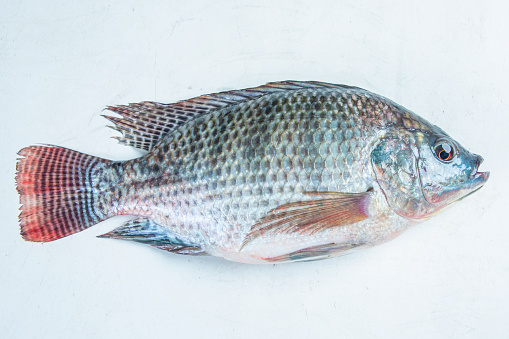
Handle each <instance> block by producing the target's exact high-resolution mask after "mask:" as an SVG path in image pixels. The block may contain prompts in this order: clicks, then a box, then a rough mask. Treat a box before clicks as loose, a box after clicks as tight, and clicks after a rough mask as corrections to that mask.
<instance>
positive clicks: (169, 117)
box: [104, 81, 352, 151]
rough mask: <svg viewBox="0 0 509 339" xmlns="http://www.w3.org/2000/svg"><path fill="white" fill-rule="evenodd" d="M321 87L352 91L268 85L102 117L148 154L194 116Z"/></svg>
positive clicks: (117, 109) (306, 85)
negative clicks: (280, 93) (264, 96)
mask: <svg viewBox="0 0 509 339" xmlns="http://www.w3.org/2000/svg"><path fill="white" fill-rule="evenodd" d="M320 87H322V88H323V87H330V88H352V87H349V86H345V85H334V84H328V83H325V82H315V81H310V82H300V81H282V82H271V83H268V84H266V85H263V86H259V87H254V88H247V89H242V90H234V91H227V92H220V93H214V94H207V95H202V96H199V97H196V98H193V99H189V100H184V101H179V102H176V103H173V104H161V103H157V102H150V101H144V102H140V103H133V104H129V105H120V106H108V107H107V109H108V110H110V111H112V112H115V113H118V114H120V115H121V116H122V118H116V117H111V116H106V115H105V116H104V117H105V118H107V119H108V120H110V121H111V122H113V123H114V124H115V126H110V127H111V128H113V129H114V130H117V131H119V132H120V133H122V136H121V137H114V138H115V139H118V141H119V142H120V143H121V144H124V145H129V146H133V147H135V148H138V149H143V150H146V151H149V150H150V149H152V147H153V146H154V145H155V144H156V143H157V141H158V140H159V139H160V137H161V136H163V135H165V134H167V133H168V132H170V131H171V130H173V129H174V128H175V127H177V126H180V125H182V124H184V123H185V122H186V121H188V120H190V119H193V118H195V117H197V116H200V115H203V114H207V113H210V112H212V111H215V110H219V109H221V108H224V107H227V106H230V105H237V104H239V103H241V102H245V101H248V100H253V99H256V98H258V97H261V96H263V95H266V94H271V93H275V92H281V91H291V90H299V89H303V88H320Z"/></svg>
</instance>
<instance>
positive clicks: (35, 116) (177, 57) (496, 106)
mask: <svg viewBox="0 0 509 339" xmlns="http://www.w3.org/2000/svg"><path fill="white" fill-rule="evenodd" d="M508 13H509V5H508V2H507V1H499V2H497V1H443V0H441V1H414V2H407V1H401V2H390V1H358V0H354V1H342V2H341V1H323V2H318V1H316V2H315V1H287V2H279V1H274V0H272V1H260V0H257V1H233V2H228V1H224V2H219V1H199V2H198V1H185V2H184V1H167V2H165V1H151V2H150V1H143V2H142V1H110V3H109V4H108V3H101V2H99V1H54V2H50V1H35V0H32V1H6V2H5V3H4V4H3V5H2V11H1V14H0V112H1V113H0V114H1V118H2V119H1V126H0V132H1V133H0V135H1V143H2V146H1V148H0V158H1V159H2V160H1V165H0V170H1V173H0V180H1V186H0V189H1V193H0V209H1V216H2V219H3V220H2V224H1V231H2V232H1V236H0V305H1V307H0V333H1V336H2V337H5V338H71V337H72V338H95V337H102V338H115V337H125V338H130V337H151V338H158V337H160V338H165V337H167V338H179V337H180V338H189V337H210V338H239V337H246V338H265V337H268V338H281V337H283V338H317V337H339V338H363V337H364V338H366V337H369V338H394V337H401V338H410V337H413V338H416V337H422V338H437V337H449V338H476V337H477V338H495V337H504V336H507V335H508V333H509V322H508V319H509V310H508V305H509V304H508V303H509V287H508V286H509V261H508V254H509V245H508V243H509V227H508V223H507V215H508V212H509V211H508V208H509V207H508V201H509V199H508V191H509V185H508V181H507V173H508V168H509V161H508V148H507V147H508V144H509V142H508V141H509V137H508V128H509V114H508V110H509V99H508V97H509V91H508V90H509V85H508V78H509V61H508V60H509V58H508V54H509V53H508V52H509V43H508V42H509V38H508V32H509V23H508V22H509V20H508V19H507V17H508ZM287 79H295V80H320V81H327V82H333V83H343V84H349V85H356V86H360V87H363V88H366V89H368V90H371V91H373V92H375V93H379V94H382V95H384V96H386V97H388V98H390V99H392V100H394V101H396V102H397V103H400V104H402V105H404V106H406V107H407V108H409V109H411V110H413V111H414V112H416V113H418V114H420V115H421V116H423V117H425V118H426V119H428V120H430V121H432V122H433V123H435V124H437V125H439V126H440V127H442V128H443V129H444V130H445V131H447V132H448V133H449V134H450V135H451V136H453V137H454V138H455V139H456V140H458V141H459V142H461V143H462V144H463V145H464V146H465V147H467V148H468V149H469V150H471V151H473V152H475V153H478V154H481V155H482V156H483V157H484V158H485V162H484V164H483V165H482V166H481V169H482V170H489V171H491V178H490V180H489V181H488V183H487V185H486V186H485V187H484V188H483V189H482V190H481V191H479V192H477V193H475V194H474V195H473V196H471V197H469V198H467V199H465V200H463V201H461V202H460V203H458V204H455V205H454V206H453V207H452V208H450V209H448V210H447V211H445V212H444V213H442V214H440V215H439V216H437V217H435V218H434V219H432V220H430V221H428V222H426V223H424V224H421V225H419V226H417V227H415V228H413V229H411V230H409V231H408V232H406V233H404V234H403V235H401V236H400V237H399V238H397V239H396V240H394V241H392V242H389V243H387V244H385V245H382V246H379V247H375V248H373V249H369V250H365V251H360V252H357V253H354V254H352V255H348V256H345V257H341V258H335V259H330V260H326V261H321V262H311V263H300V264H285V265H267V266H250V265H245V264H238V263H233V262H227V261H224V260H221V259H218V258H194V257H185V256H177V255H172V254H168V253H166V252H163V251H159V250H156V249H153V248H151V247H149V246H145V245H140V244H135V243H130V242H122V241H115V240H109V239H97V238H95V236H96V235H99V234H102V233H105V232H108V231H110V230H111V229H113V228H114V227H116V226H119V225H120V224H121V223H122V219H121V218H114V219H111V220H108V221H107V222H104V223H102V224H100V225H98V226H95V227H93V228H91V229H89V230H87V231H85V232H82V233H80V234H77V235H73V236H71V237H68V238H65V239H62V240H59V241H56V242H52V243H47V244H37V243H29V242H24V241H23V240H22V239H21V237H20V236H19V226H18V221H17V215H18V208H19V205H18V196H17V193H16V191H15V185H14V176H15V162H16V157H17V156H16V152H17V151H18V150H19V149H20V148H22V147H24V146H27V145H30V144H36V143H50V144H57V145H62V146H66V147H69V148H73V149H76V150H80V151H82V152H86V153H89V154H93V155H97V156H102V157H105V158H110V159H117V160H121V159H129V158H133V157H137V156H138V155H139V153H138V152H137V151H135V150H133V149H129V148H127V147H124V146H121V145H118V144H117V143H116V142H115V141H114V140H113V139H110V138H109V137H110V136H114V135H117V134H116V133H115V132H114V131H113V130H110V129H107V128H105V127H104V126H105V125H106V124H107V121H106V120H105V119H104V118H102V117H101V114H102V113H103V112H102V109H103V108H104V107H105V106H106V105H116V104H126V103H129V102H138V101H143V100H156V101H160V102H174V101H177V100H182V99H187V98H190V97H193V96H197V95H200V94H205V93H210V92H217V91H222V90H229V89H239V88H245V87H251V86H257V85H261V84H264V83H266V82H269V81H276V80H287Z"/></svg>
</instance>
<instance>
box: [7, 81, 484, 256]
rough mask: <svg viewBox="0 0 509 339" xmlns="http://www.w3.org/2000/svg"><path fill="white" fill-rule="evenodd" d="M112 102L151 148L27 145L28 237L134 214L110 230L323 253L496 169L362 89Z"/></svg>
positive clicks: (270, 88) (450, 196) (20, 167)
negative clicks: (109, 153)
mask: <svg viewBox="0 0 509 339" xmlns="http://www.w3.org/2000/svg"><path fill="white" fill-rule="evenodd" d="M107 109H108V110H109V111H110V112H111V113H108V114H110V115H105V117H106V118H107V119H108V120H109V121H111V122H112V123H113V125H112V126H110V127H111V128H113V129H114V130H116V131H118V132H120V136H115V137H114V138H115V139H117V140H118V142H119V143H121V144H123V145H127V146H131V147H134V148H136V149H139V150H142V151H144V152H145V154H144V155H143V156H141V157H139V158H136V159H131V160H127V161H113V160H108V159H103V158H99V157H95V156H91V155H87V154H83V153H80V152H78V151H75V150H71V149H67V148H63V147H59V146H54V145H40V146H29V147H26V148H23V149H22V150H21V151H20V152H19V153H18V154H19V156H20V157H19V158H18V160H17V165H16V185H17V191H18V193H19V196H20V204H21V208H20V210H21V213H20V216H19V221H20V227H21V235H22V237H23V239H24V240H27V241H32V242H50V241H54V240H57V239H60V238H63V237H66V236H69V235H71V234H74V233H77V232H80V231H83V230H85V229H88V228H89V227H91V226H93V225H95V224H97V223H99V222H101V221H102V220H105V219H108V218H111V217H114V216H117V215H129V216H133V219H131V220H129V221H128V222H126V223H125V224H123V225H121V226H119V227H117V228H116V229H114V230H112V231H110V232H108V233H106V234H103V235H100V236H99V237H100V238H110V239H120V240H130V241H134V242H138V243H142V244H147V245H150V246H153V247H155V248H158V249H162V250H165V251H168V252H171V253H176V254H183V255H194V256H198V255H208V256H216V257H221V258H224V259H227V260H231V261H236V262H242V263H249V264H272V263H285V262H296V261H311V260H319V259H326V258H330V257H334V256H338V255H343V254H347V253H351V252H353V251H356V250H358V249H362V248H368V247H372V246H375V245H377V244H381V243H384V242H387V241H388V240H391V239H393V238H395V237H396V236H397V235H399V234H401V233H402V232H403V231H405V230H407V229H408V228H410V227H411V226H413V225H415V224H417V223H419V222H422V221H425V220H427V219H429V218H430V217H432V216H434V215H436V214H437V213H439V212H440V211H442V210H444V209H445V208H446V207H448V206H450V205H451V204H453V203H454V202H456V201H459V200H461V199H463V198H464V197H466V196H468V195H470V194H472V193H473V192H475V191H477V190H478V189H480V188H481V187H482V186H483V185H484V184H485V183H486V181H487V180H488V177H489V172H479V171H478V169H479V165H480V164H481V162H482V161H483V158H482V157H481V156H479V155H476V154H473V153H470V152H469V151H468V150H466V149H465V148H464V147H463V146H461V145H460V144H459V143H458V142H457V141H455V140H454V139H452V138H451V137H450V136H449V135H448V134H447V133H445V132H444V131H443V130H442V129H440V128H439V127H437V126H435V125H433V124H431V123H430V122H428V121H427V120H425V119H423V118H422V117H420V116H418V115H417V114H415V113H413V112H411V111H410V110H408V109H406V108H404V107H402V106H400V105H398V104H396V103H394V102H393V101H391V100H389V99H387V98H384V97H383V96H380V95H377V94H374V93H371V92H369V91H367V90H364V89H361V88H358V87H353V86H347V85H336V84H330V83H325V82H317V81H281V82H272V83H267V84H265V85H262V86H258V87H254V88H248V89H243V90H231V91H225V92H219V93H215V94H207V95H202V96H198V97H195V98H192V99H189V100H183V101H179V102H176V103H171V104H163V103H158V102H149V101H145V102H140V103H131V104H128V105H119V106H108V107H107Z"/></svg>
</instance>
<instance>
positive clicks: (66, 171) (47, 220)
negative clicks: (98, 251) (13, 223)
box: [16, 146, 113, 242]
mask: <svg viewBox="0 0 509 339" xmlns="http://www.w3.org/2000/svg"><path fill="white" fill-rule="evenodd" d="M18 155H20V156H22V158H19V159H18V163H17V164H16V171H17V173H16V186H17V190H18V193H19V195H20V203H21V205H22V206H21V208H20V210H21V213H20V215H19V221H20V225H21V236H22V237H23V239H25V240H27V241H35V242H48V241H53V240H56V239H60V238H63V237H66V236H68V235H71V234H74V233H77V232H80V231H83V230H84V229H87V228H89V227H90V226H92V225H94V224H96V223H98V222H100V221H101V220H104V219H106V217H109V216H107V213H106V211H104V210H103V209H104V207H101V206H103V204H101V202H100V201H98V200H99V199H98V198H99V194H98V184H99V181H100V177H101V174H102V173H103V172H104V170H105V169H106V168H107V167H108V166H109V165H110V164H111V163H113V162H112V161H110V160H106V159H101V158H97V157H94V156H91V155H87V154H83V153H80V152H76V151H73V150H70V149H67V148H63V147H57V146H29V147H26V148H23V149H22V150H21V151H19V153H18Z"/></svg>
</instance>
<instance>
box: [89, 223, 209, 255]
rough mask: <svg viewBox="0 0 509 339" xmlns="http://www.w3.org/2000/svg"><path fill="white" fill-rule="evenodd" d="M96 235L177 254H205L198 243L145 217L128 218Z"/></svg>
mask: <svg viewBox="0 0 509 339" xmlns="http://www.w3.org/2000/svg"><path fill="white" fill-rule="evenodd" d="M98 237H99V238H111V239H120V240H131V241H136V242H139V243H142V244H147V245H151V246H153V247H156V248H159V249H162V250H165V251H168V252H172V253H177V254H187V255H207V253H206V252H205V251H204V250H203V249H202V248H201V247H200V246H199V245H197V244H193V243H190V242H188V241H185V240H184V239H182V237H180V236H179V235H177V234H175V233H172V232H170V231H168V230H166V229H165V228H164V227H162V226H160V225H158V224H156V223H155V222H154V221H152V220H151V219H147V218H139V219H134V220H130V221H128V222H127V223H125V224H124V225H122V226H120V227H118V228H116V229H114V230H113V231H111V232H109V233H105V234H103V235H100V236H98Z"/></svg>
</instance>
